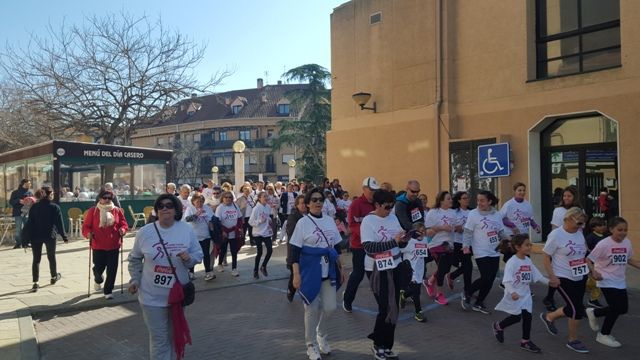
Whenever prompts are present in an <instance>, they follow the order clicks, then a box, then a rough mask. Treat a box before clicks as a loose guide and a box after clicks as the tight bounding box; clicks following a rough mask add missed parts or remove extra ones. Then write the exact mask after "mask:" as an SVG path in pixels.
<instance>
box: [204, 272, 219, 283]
mask: <svg viewBox="0 0 640 360" xmlns="http://www.w3.org/2000/svg"><path fill="white" fill-rule="evenodd" d="M215 278H216V274H214V273H212V272H208V273H206V274H204V281H211V280H213V279H215Z"/></svg>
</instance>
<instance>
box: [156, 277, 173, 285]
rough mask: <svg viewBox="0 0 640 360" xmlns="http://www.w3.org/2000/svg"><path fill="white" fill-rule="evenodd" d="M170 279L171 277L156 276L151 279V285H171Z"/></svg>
mask: <svg viewBox="0 0 640 360" xmlns="http://www.w3.org/2000/svg"><path fill="white" fill-rule="evenodd" d="M171 279H173V276H172V275H156V276H155V278H153V283H154V284H156V285H168V284H169V283H171Z"/></svg>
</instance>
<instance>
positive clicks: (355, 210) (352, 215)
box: [347, 195, 375, 249]
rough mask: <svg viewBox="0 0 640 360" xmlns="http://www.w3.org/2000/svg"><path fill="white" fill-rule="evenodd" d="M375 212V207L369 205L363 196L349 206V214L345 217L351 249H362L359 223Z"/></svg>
mask: <svg viewBox="0 0 640 360" xmlns="http://www.w3.org/2000/svg"><path fill="white" fill-rule="evenodd" d="M373 210H375V207H374V206H373V204H372V203H370V202H369V201H368V200H367V198H366V197H364V195H362V196H360V197H359V198H357V199H355V200H353V202H352V203H351V206H349V213H348V215H347V222H348V223H349V229H350V230H351V241H350V244H351V248H354V249H362V242H361V240H360V223H361V222H362V219H364V217H365V216H367V215H368V214H369V213H370V212H372V211H373Z"/></svg>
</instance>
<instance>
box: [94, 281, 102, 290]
mask: <svg viewBox="0 0 640 360" xmlns="http://www.w3.org/2000/svg"><path fill="white" fill-rule="evenodd" d="M93 290H95V291H100V290H102V286H101V285H100V284H98V283H97V282H94V283H93Z"/></svg>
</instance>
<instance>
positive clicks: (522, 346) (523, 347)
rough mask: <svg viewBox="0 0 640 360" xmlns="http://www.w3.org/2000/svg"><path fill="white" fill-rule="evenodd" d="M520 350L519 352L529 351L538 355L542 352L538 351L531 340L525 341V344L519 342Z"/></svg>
mask: <svg viewBox="0 0 640 360" xmlns="http://www.w3.org/2000/svg"><path fill="white" fill-rule="evenodd" d="M520 349H521V350H526V351H530V352H532V353H539V352H541V351H542V349H540V348H539V347H538V345H536V344H534V343H533V341H531V340H529V341H525V342H521V343H520Z"/></svg>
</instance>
